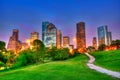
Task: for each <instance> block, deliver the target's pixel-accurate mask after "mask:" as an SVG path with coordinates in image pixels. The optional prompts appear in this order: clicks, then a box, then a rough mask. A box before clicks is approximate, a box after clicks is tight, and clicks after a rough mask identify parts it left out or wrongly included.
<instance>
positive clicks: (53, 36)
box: [42, 22, 57, 47]
mask: <svg viewBox="0 0 120 80" xmlns="http://www.w3.org/2000/svg"><path fill="white" fill-rule="evenodd" d="M42 41H43V43H44V44H45V46H46V47H51V46H55V47H56V46H57V42H56V41H57V28H56V27H55V25H54V24H52V23H49V22H43V23H42Z"/></svg>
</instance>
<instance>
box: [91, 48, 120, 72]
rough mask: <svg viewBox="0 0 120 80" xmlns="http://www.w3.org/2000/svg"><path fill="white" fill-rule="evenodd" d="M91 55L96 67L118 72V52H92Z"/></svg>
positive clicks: (119, 66)
mask: <svg viewBox="0 0 120 80" xmlns="http://www.w3.org/2000/svg"><path fill="white" fill-rule="evenodd" d="M91 54H92V55H93V56H94V57H95V58H96V60H95V64H96V65H99V66H102V67H104V68H107V69H110V70H114V71H119V72H120V50H114V51H102V52H93V53H91Z"/></svg>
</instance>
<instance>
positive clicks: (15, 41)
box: [7, 29, 22, 53]
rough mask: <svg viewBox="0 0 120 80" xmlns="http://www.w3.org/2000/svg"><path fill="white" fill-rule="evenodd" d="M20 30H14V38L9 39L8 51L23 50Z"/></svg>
mask: <svg viewBox="0 0 120 80" xmlns="http://www.w3.org/2000/svg"><path fill="white" fill-rule="evenodd" d="M18 34H19V30H17V29H13V33H12V36H11V37H10V39H9V42H8V46H7V50H13V51H14V52H16V53H17V52H18V51H19V50H20V49H21V47H22V46H21V42H20V41H19V35H18Z"/></svg>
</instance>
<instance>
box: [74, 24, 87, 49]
mask: <svg viewBox="0 0 120 80" xmlns="http://www.w3.org/2000/svg"><path fill="white" fill-rule="evenodd" d="M76 29H77V33H76V41H77V49H86V33H85V23H84V22H79V23H77V27H76Z"/></svg>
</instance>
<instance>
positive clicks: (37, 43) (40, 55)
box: [33, 39, 45, 64]
mask: <svg viewBox="0 0 120 80" xmlns="http://www.w3.org/2000/svg"><path fill="white" fill-rule="evenodd" d="M33 51H34V52H35V53H36V64H37V63H38V61H39V60H41V61H42V62H43V63H44V56H45V46H44V44H43V42H42V41H41V40H38V39H36V40H34V41H33Z"/></svg>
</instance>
